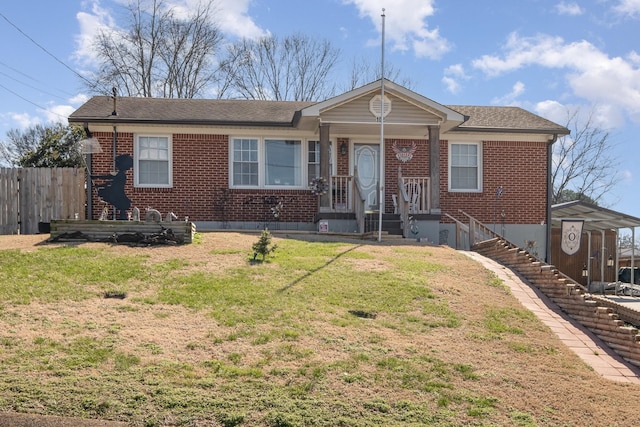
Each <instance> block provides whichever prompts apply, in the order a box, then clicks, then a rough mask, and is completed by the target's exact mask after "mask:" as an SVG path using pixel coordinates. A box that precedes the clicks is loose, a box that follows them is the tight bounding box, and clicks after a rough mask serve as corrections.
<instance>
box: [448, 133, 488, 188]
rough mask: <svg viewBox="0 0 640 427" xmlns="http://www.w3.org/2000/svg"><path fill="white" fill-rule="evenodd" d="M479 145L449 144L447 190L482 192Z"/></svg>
mask: <svg viewBox="0 0 640 427" xmlns="http://www.w3.org/2000/svg"><path fill="white" fill-rule="evenodd" d="M480 147H481V146H480V143H477V142H466V143H450V144H449V190H450V191H468V192H477V191H481V190H482V180H481V176H482V175H481V174H482V171H481V167H482V162H481V158H482V153H481V149H480Z"/></svg>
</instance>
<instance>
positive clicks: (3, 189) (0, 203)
mask: <svg viewBox="0 0 640 427" xmlns="http://www.w3.org/2000/svg"><path fill="white" fill-rule="evenodd" d="M85 203H86V193H85V170H84V168H0V234H36V233H38V232H39V230H40V227H39V225H40V223H49V222H50V221H51V220H53V219H75V218H76V214H77V218H78V219H84V218H85V212H86V211H85V210H86V207H85Z"/></svg>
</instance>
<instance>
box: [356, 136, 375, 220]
mask: <svg viewBox="0 0 640 427" xmlns="http://www.w3.org/2000/svg"><path fill="white" fill-rule="evenodd" d="M353 150H354V165H355V166H356V168H357V171H358V180H359V181H360V186H361V189H362V192H363V194H362V196H363V197H364V200H365V211H377V210H378V209H379V208H380V207H379V205H378V192H379V187H378V181H379V177H380V163H379V161H380V146H379V145H376V144H354V146H353Z"/></svg>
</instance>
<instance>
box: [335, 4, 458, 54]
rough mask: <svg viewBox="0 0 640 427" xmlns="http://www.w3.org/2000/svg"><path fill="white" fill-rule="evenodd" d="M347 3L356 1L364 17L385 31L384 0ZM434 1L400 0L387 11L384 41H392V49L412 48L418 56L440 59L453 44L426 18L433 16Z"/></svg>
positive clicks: (377, 42)
mask: <svg viewBox="0 0 640 427" xmlns="http://www.w3.org/2000/svg"><path fill="white" fill-rule="evenodd" d="M343 3H344V4H353V5H354V6H355V7H356V8H357V9H358V11H359V14H360V16H361V17H367V18H369V19H370V20H371V22H372V23H373V25H374V26H375V27H376V28H377V29H378V31H380V32H381V31H382V16H381V15H382V9H383V8H385V1H384V0H343ZM434 3H435V0H397V1H394V2H393V8H389V7H388V6H387V7H386V10H385V19H384V22H385V41H387V40H388V41H390V42H391V48H392V49H393V50H398V51H402V52H405V51H413V53H414V54H415V56H417V57H425V58H434V59H437V58H440V57H441V56H442V55H443V54H444V53H446V52H448V51H449V50H450V49H451V43H450V42H449V41H448V40H447V39H446V38H444V37H442V36H441V35H440V32H439V30H438V29H437V28H436V29H430V28H429V26H428V25H427V22H426V18H427V17H429V16H433V14H434V13H435V9H434V7H433V4H434ZM374 43H376V44H379V43H380V40H379V39H378V40H371V41H370V44H374Z"/></svg>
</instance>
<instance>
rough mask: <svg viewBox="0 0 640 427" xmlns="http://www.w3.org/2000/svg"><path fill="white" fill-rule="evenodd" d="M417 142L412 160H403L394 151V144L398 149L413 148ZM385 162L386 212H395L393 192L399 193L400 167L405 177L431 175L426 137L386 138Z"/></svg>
mask: <svg viewBox="0 0 640 427" xmlns="http://www.w3.org/2000/svg"><path fill="white" fill-rule="evenodd" d="M413 142H415V143H416V147H417V148H416V151H415V152H414V153H413V157H412V158H411V160H409V161H407V162H402V161H401V160H398V158H397V157H396V153H395V152H394V151H393V144H394V143H396V146H397V147H398V149H402V148H411V147H412V143H413ZM384 144H385V153H384V162H385V169H386V171H387V173H386V175H385V180H384V185H385V190H386V191H385V194H384V195H385V212H386V213H393V200H392V199H391V195H392V194H398V167H402V176H403V177H429V174H430V171H429V143H428V141H427V140H424V139H385V141H384Z"/></svg>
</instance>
